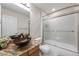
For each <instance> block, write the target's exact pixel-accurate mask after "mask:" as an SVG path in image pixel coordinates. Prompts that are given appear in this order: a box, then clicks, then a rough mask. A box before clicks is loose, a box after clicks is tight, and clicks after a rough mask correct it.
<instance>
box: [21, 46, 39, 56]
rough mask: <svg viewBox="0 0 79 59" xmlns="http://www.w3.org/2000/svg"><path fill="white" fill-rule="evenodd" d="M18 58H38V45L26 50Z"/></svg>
mask: <svg viewBox="0 0 79 59" xmlns="http://www.w3.org/2000/svg"><path fill="white" fill-rule="evenodd" d="M20 56H39V45H37V46H33V47H30V48H28V49H27V50H26V51H24V52H23V53H21V54H20Z"/></svg>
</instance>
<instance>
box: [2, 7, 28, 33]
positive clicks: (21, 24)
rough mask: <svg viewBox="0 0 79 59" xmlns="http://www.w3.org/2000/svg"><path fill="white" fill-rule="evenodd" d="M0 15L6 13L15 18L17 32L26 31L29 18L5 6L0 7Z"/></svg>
mask: <svg viewBox="0 0 79 59" xmlns="http://www.w3.org/2000/svg"><path fill="white" fill-rule="evenodd" d="M2 15H7V16H12V17H15V18H17V32H19V33H22V32H26V33H27V32H28V19H29V18H28V17H27V16H26V15H24V14H21V13H17V12H15V11H13V10H10V9H5V8H2Z"/></svg>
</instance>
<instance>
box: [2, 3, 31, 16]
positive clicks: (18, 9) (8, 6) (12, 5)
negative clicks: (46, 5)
mask: <svg viewBox="0 0 79 59" xmlns="http://www.w3.org/2000/svg"><path fill="white" fill-rule="evenodd" d="M2 8H7V9H10V10H13V11H15V12H18V13H21V14H24V15H26V16H27V17H29V14H30V13H29V12H28V11H26V10H24V9H22V8H20V7H18V6H16V5H15V4H13V3H2Z"/></svg>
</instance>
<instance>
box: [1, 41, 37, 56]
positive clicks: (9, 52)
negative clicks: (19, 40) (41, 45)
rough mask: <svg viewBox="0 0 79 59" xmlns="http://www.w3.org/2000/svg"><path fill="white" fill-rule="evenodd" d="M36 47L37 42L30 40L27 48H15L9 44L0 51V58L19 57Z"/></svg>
mask: <svg viewBox="0 0 79 59" xmlns="http://www.w3.org/2000/svg"><path fill="white" fill-rule="evenodd" d="M37 45H38V42H37V41H34V40H32V41H31V43H29V44H28V45H27V46H25V47H21V48H17V46H16V45H15V44H13V43H10V44H9V45H8V47H7V48H6V49H2V50H1V51H0V56H20V55H21V54H23V53H24V52H26V51H28V50H30V49H32V48H33V47H35V46H37Z"/></svg>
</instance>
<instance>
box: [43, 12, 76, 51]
mask: <svg viewBox="0 0 79 59" xmlns="http://www.w3.org/2000/svg"><path fill="white" fill-rule="evenodd" d="M76 15H77V13H75V14H70V15H66V16H61V17H56V18H50V19H46V20H43V34H44V42H45V43H47V44H50V45H55V46H58V47H61V48H64V49H68V50H72V51H75V52H77V38H76V37H77V36H76V34H77V33H76V32H77V30H76V29H77V28H76V26H77V24H76V20H77V19H76Z"/></svg>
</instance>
